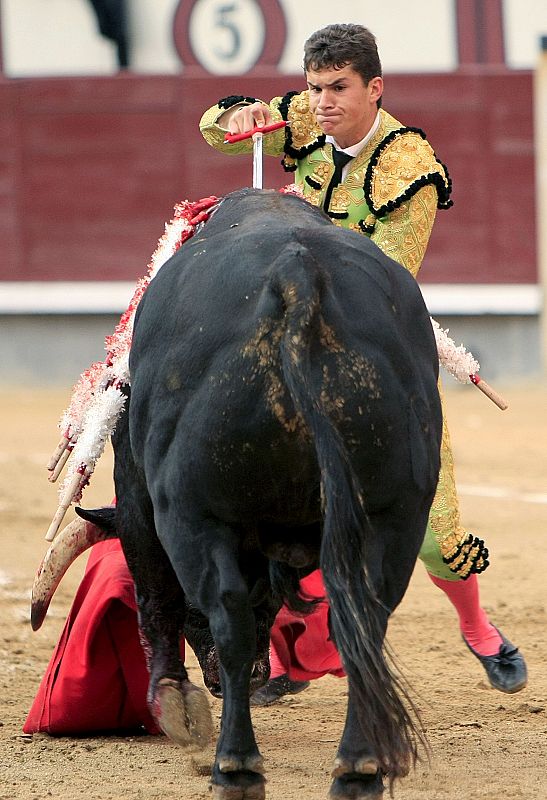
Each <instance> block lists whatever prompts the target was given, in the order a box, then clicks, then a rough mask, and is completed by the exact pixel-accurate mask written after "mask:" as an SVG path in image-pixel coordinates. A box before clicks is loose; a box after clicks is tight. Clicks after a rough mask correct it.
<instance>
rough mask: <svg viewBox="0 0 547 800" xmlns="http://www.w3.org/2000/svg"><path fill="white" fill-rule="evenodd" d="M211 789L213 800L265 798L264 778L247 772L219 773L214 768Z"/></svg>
mask: <svg viewBox="0 0 547 800" xmlns="http://www.w3.org/2000/svg"><path fill="white" fill-rule="evenodd" d="M253 760H254V759H253ZM230 762H231V759H230ZM224 766H225V767H226V766H228V765H227V764H225V765H224ZM211 788H212V790H213V800H265V797H266V781H265V779H264V776H263V775H261V774H259V773H258V772H254V771H248V770H237V771H235V772H232V771H221V768H219V767H216V766H215V768H214V769H213V777H212V779H211Z"/></svg>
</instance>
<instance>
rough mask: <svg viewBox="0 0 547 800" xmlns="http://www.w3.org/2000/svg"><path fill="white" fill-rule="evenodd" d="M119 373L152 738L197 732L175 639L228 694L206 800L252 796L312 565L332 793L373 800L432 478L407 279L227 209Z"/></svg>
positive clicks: (278, 224)
mask: <svg viewBox="0 0 547 800" xmlns="http://www.w3.org/2000/svg"><path fill="white" fill-rule="evenodd" d="M130 372H131V392H130V400H129V405H128V411H127V412H126V413H124V414H123V417H122V419H121V420H120V423H119V426H118V430H117V432H116V435H115V440H114V449H115V485H116V495H117V498H118V506H117V509H116V527H117V529H118V531H119V534H120V537H121V540H122V544H123V548H124V551H125V554H126V557H127V561H128V563H129V566H130V569H131V571H132V573H133V576H134V579H135V584H136V592H137V598H138V606H139V613H140V625H141V627H142V632H143V635H144V638H145V641H146V643H147V650H148V657H149V664H150V671H151V679H150V688H149V703H150V707H151V709H152V712H153V713H154V715H155V716H156V719H157V720H158V722H159V724H160V726H161V727H162V728H163V730H164V731H165V732H166V733H168V734H169V735H170V736H172V738H174V739H175V740H177V741H179V742H181V743H186V742H197V743H200V742H204V741H206V740H207V739H208V738H209V737H210V734H211V722H210V714H209V709H208V703H207V702H206V698H205V696H204V694H203V692H202V691H201V690H199V689H197V688H196V687H195V686H193V685H192V684H191V683H190V682H189V680H188V675H187V672H186V669H185V667H184V665H183V664H182V663H181V661H180V657H179V648H178V641H179V637H180V635H181V634H184V635H185V636H186V637H187V638H188V640H189V641H190V643H191V644H192V645H193V646H194V648H195V649H196V652H197V655H198V658H199V659H200V663H201V665H202V668H203V670H204V675H205V681H206V683H207V684H208V685H209V688H211V689H212V690H213V691H218V690H219V687H218V686H216V684H218V682H220V691H221V693H222V697H223V711H222V721H221V730H220V736H219V739H218V744H217V751H216V758H215V763H214V766H213V773H212V784H213V792H214V796H215V798H222V800H228V798H229V800H255V799H256V798H262V797H264V778H263V774H262V773H263V770H262V759H261V756H260V753H259V751H258V748H257V745H256V741H255V737H254V732H253V728H252V723H251V717H250V710H249V690H250V686H251V687H254V686H256V685H258V684H259V683H263V682H264V680H265V679H266V677H267V674H268V666H267V655H268V632H269V628H270V627H271V624H272V622H273V619H274V616H275V614H276V613H277V611H278V609H279V608H280V606H281V604H282V602H283V600H287V601H288V602H289V604H292V606H293V607H296V608H297V609H299V610H302V611H303V613H305V611H306V610H309V605H306V604H305V598H302V597H299V596H298V591H297V588H298V579H299V578H301V577H302V576H304V575H305V574H307V573H309V572H310V571H311V570H313V569H315V568H317V567H318V566H320V567H321V569H322V571H323V576H324V581H325V586H326V590H327V595H328V600H329V603H330V626H331V633H332V636H333V637H334V640H335V642H336V644H337V647H338V649H339V652H340V655H341V658H342V662H343V665H344V668H345V670H346V672H347V676H348V688H349V691H348V708H347V718H346V724H345V728H344V732H343V735H342V739H341V742H340V745H339V748H338V753H337V758H336V762H335V770H334V773H333V774H334V781H333V784H332V788H331V796H332V797H336V798H361V797H366V798H371V797H373V798H374V797H380V795H381V794H382V791H383V775H387V776H388V778H389V780H390V781H391V780H393V779H394V778H396V777H398V776H401V775H404V774H406V772H407V771H408V768H409V766H410V764H411V763H413V761H414V760H415V758H416V751H417V745H418V742H419V740H420V729H419V725H418V724H417V723H416V722H415V721H413V718H412V716H411V714H410V713H409V712H408V711H407V710H406V709H405V706H404V704H403V702H402V700H401V698H400V695H401V693H402V694H405V693H404V690H402V688H401V685H400V683H399V681H398V680H397V678H396V677H395V676H394V674H393V672H392V671H391V670H390V668H389V666H388V664H387V661H386V657H385V655H384V651H383V641H384V635H385V631H386V627H387V621H388V616H389V614H390V612H391V611H392V610H393V609H394V608H395V607H396V606H397V604H398V603H399V602H400V600H401V599H402V597H403V594H404V592H405V590H406V587H407V585H408V582H409V579H410V576H411V573H412V570H413V567H414V564H415V560H416V557H417V554H418V551H419V548H420V545H421V542H422V539H423V536H424V531H425V527H426V522H427V517H428V512H429V509H430V505H431V502H432V499H433V495H434V492H435V488H436V483H437V478H438V469H439V446H440V436H441V411H440V405H439V397H438V391H437V373H438V356H437V351H436V346H435V340H434V335H433V332H432V328H431V323H430V319H429V316H428V313H427V310H426V308H425V305H424V303H423V300H422V297H421V294H420V291H419V289H418V287H417V285H416V283H415V281H414V279H413V278H412V277H411V276H410V275H409V274H408V273H407V272H406V271H405V270H404V269H403V268H402V267H401V266H399V265H398V264H396V263H395V262H394V261H392V260H391V259H390V258H388V257H387V256H386V255H384V254H383V253H382V252H381V251H380V250H379V249H378V248H377V247H376V246H375V245H374V244H372V243H371V242H370V241H369V240H368V239H366V238H365V237H363V236H361V235H359V234H357V233H353V232H350V231H345V230H341V229H339V228H337V227H335V226H334V225H332V223H331V222H330V220H328V219H327V217H325V216H324V215H323V214H322V212H320V211H317V210H316V209H314V208H312V207H311V206H310V205H308V204H307V203H306V202H304V201H302V200H300V199H299V198H297V197H294V196H288V195H283V194H279V193H277V192H262V191H259V190H243V191H240V192H236V193H234V194H231V195H229V196H228V197H226V198H225V199H224V200H223V201H222V203H221V204H220V206H219V208H218V209H217V210H216V211H215V213H214V214H213V216H212V217H211V219H210V221H209V222H207V223H206V225H205V226H204V227H203V228H202V229H201V230H200V231H198V233H196V235H195V236H194V238H193V239H192V240H190V241H189V242H188V243H186V244H185V245H184V246H183V247H181V248H180V249H179V250H178V251H177V252H176V253H175V255H174V256H173V257H172V258H171V259H170V260H169V261H168V262H167V264H165V265H164V266H163V267H162V269H161V270H160V272H159V273H158V275H157V277H156V278H155V279H154V280H153V281H152V283H151V284H150V287H149V288H148V290H147V292H146V294H145V296H144V298H143V300H142V301H141V304H140V306H139V308H138V312H137V318H136V322H135V329H134V337H133V343H132V348H131V356H130ZM211 637H212V638H211Z"/></svg>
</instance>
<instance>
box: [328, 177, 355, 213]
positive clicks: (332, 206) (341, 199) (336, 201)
mask: <svg viewBox="0 0 547 800" xmlns="http://www.w3.org/2000/svg"><path fill="white" fill-rule="evenodd" d="M353 202H355V201H354V198H353V197H352V195H351V192H349V191H348V189H347V185H346V184H343V183H341V184H339V185H338V186H335V187H334V189H333V190H332V195H331V200H330V203H329V211H332V213H333V214H347V211H348V208H349V207H350V206H351V204H352V203H353Z"/></svg>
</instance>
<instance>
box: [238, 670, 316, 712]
mask: <svg viewBox="0 0 547 800" xmlns="http://www.w3.org/2000/svg"><path fill="white" fill-rule="evenodd" d="M309 685H310V682H309V681H291V679H290V678H289V676H288V675H287V674H286V673H285V674H284V675H279V676H278V677H277V678H271V679H270V680H269V681H268V682H267V683H265V684H264V686H261V688H260V689H257V690H256V691H255V692H253V693H252V695H251V705H252V706H271V705H272V703H275V702H277V701H278V700H280V699H281V698H282V697H284V696H285V695H286V694H298V693H299V692H303V691H304V689H307V688H308V686H309Z"/></svg>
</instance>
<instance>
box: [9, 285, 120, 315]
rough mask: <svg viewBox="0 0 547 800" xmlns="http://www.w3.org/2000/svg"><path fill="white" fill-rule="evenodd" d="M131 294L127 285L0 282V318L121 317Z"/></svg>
mask: <svg viewBox="0 0 547 800" xmlns="http://www.w3.org/2000/svg"><path fill="white" fill-rule="evenodd" d="M134 290H135V283H131V282H129V281H81V282H80V281H29V282H24V281H21V282H11V283H10V282H0V314H121V313H122V311H125V309H126V308H127V306H128V305H129V302H130V300H131V297H132V296H133V292H134Z"/></svg>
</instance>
